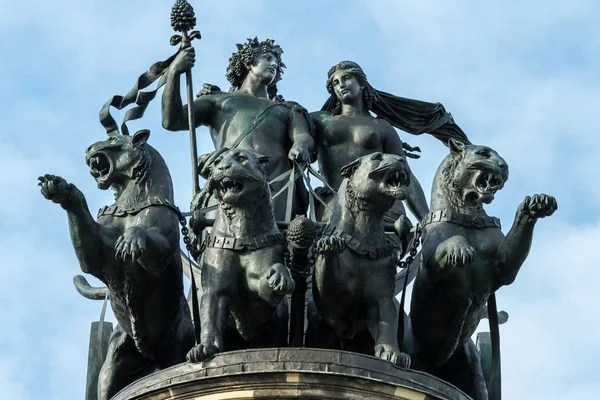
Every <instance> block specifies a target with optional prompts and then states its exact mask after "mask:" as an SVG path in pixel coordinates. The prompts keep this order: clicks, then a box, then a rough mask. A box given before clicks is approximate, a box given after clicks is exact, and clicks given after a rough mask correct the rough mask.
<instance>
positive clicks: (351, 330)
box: [306, 153, 410, 368]
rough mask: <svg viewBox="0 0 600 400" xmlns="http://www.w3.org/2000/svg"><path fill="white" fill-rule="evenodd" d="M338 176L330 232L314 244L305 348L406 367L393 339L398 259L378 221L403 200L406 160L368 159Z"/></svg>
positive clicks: (407, 362)
mask: <svg viewBox="0 0 600 400" xmlns="http://www.w3.org/2000/svg"><path fill="white" fill-rule="evenodd" d="M341 173H342V176H343V177H344V180H343V181H342V184H341V186H340V190H339V191H338V194H337V199H336V200H335V203H334V205H333V210H332V214H331V218H330V220H329V225H328V226H327V227H326V228H324V230H323V231H322V232H321V235H322V237H321V238H320V239H319V240H318V241H317V243H316V253H317V256H316V260H315V265H314V274H313V282H312V297H313V301H314V304H313V303H312V302H310V303H309V326H308V328H307V333H306V345H307V346H311V347H329V348H331V347H334V348H335V347H338V346H339V347H340V348H342V349H346V350H351V351H356V352H361V353H365V354H369V355H375V356H376V357H379V358H382V359H384V360H387V361H390V362H392V363H393V364H395V365H398V366H400V367H402V368H408V367H409V365H410V358H409V357H408V356H407V355H406V354H404V353H401V352H400V350H399V347H398V339H397V330H398V313H397V311H396V307H395V305H394V287H395V281H394V276H395V273H396V265H395V263H394V255H395V254H396V253H395V251H394V248H393V247H392V245H391V244H390V243H389V242H388V241H387V240H386V237H385V231H384V222H383V216H384V213H385V212H386V211H387V210H389V209H390V208H391V207H392V205H393V204H394V203H395V201H396V200H402V199H404V198H405V197H406V194H407V191H406V187H407V185H408V183H409V180H410V173H409V170H408V166H407V163H406V160H405V158H404V157H401V156H397V155H393V154H382V153H373V154H370V155H367V156H363V157H361V158H358V159H357V160H356V161H354V162H352V163H350V164H349V165H346V166H345V167H343V168H342V170H341ZM402 218H405V217H402ZM403 242H404V243H406V240H403ZM314 306H316V310H318V313H315V312H314ZM331 331H333V335H332V334H331ZM331 338H334V339H331Z"/></svg>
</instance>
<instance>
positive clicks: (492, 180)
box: [474, 171, 505, 204]
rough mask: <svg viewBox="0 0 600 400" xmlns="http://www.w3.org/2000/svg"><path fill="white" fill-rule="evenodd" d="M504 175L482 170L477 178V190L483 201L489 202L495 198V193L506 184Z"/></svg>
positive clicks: (475, 184)
mask: <svg viewBox="0 0 600 400" xmlns="http://www.w3.org/2000/svg"><path fill="white" fill-rule="evenodd" d="M504 180H505V179H504V177H503V176H502V175H501V174H498V173H494V172H490V171H482V172H481V173H479V174H478V175H477V177H476V178H475V183H474V186H475V190H476V192H477V197H478V198H479V200H480V201H482V202H483V203H486V204H489V203H491V202H492V200H494V195H495V194H496V192H497V191H498V190H500V189H502V186H503V185H504Z"/></svg>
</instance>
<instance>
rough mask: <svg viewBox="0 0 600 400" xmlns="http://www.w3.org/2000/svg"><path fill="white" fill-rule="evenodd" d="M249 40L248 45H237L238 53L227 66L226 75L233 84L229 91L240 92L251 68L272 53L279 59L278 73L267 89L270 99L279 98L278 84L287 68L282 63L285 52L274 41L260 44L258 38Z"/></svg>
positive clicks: (230, 59) (234, 54) (230, 58)
mask: <svg viewBox="0 0 600 400" xmlns="http://www.w3.org/2000/svg"><path fill="white" fill-rule="evenodd" d="M247 40H248V42H247V43H244V44H239V43H238V44H236V46H237V48H238V51H237V52H236V53H233V54H232V55H231V57H229V65H228V66H227V73H226V76H227V80H228V81H229V83H230V84H231V88H230V89H229V91H234V90H238V89H239V88H240V87H241V86H242V83H244V79H246V76H247V75H248V72H249V71H250V67H251V66H252V65H255V62H256V59H257V57H258V56H260V55H261V54H265V53H272V54H273V55H274V56H275V58H276V59H277V71H276V74H275V79H274V80H273V82H271V84H270V85H269V87H268V88H267V92H268V94H269V98H270V99H275V98H276V97H277V82H279V81H280V80H281V76H282V75H283V69H284V68H285V64H284V63H283V62H282V61H281V54H283V50H282V49H281V47H280V46H279V45H276V44H274V43H275V41H274V40H272V39H267V40H265V41H263V42H259V41H258V38H256V37H255V38H254V39H250V38H248V39H247Z"/></svg>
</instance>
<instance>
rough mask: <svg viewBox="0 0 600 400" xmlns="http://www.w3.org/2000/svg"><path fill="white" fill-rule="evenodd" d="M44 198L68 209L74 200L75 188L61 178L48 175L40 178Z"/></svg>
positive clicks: (39, 184)
mask: <svg viewBox="0 0 600 400" xmlns="http://www.w3.org/2000/svg"><path fill="white" fill-rule="evenodd" d="M38 181H39V183H38V186H40V191H41V193H42V196H44V197H45V198H46V199H48V200H50V201H52V202H54V203H56V204H60V205H61V206H62V208H66V207H67V206H68V205H69V203H70V202H71V201H72V199H73V194H74V192H75V189H76V188H75V186H74V185H73V184H72V183H68V182H67V181H66V180H65V179H63V178H61V177H60V176H56V175H50V174H46V175H44V176H40V177H39V178H38Z"/></svg>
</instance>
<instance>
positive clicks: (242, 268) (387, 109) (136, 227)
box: [40, 0, 557, 400]
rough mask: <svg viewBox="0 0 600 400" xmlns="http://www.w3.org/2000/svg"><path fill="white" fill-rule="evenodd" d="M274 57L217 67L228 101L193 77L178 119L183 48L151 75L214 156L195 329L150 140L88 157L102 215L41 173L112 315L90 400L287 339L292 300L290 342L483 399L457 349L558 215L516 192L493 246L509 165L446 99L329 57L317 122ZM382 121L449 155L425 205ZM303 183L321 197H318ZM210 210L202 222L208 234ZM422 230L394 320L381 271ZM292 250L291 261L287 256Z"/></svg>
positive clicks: (246, 52) (200, 210) (477, 369)
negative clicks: (413, 95)
mask: <svg viewBox="0 0 600 400" xmlns="http://www.w3.org/2000/svg"><path fill="white" fill-rule="evenodd" d="M179 3H181V4H180V9H183V10H184V11H185V4H186V3H185V2H184V1H182V0H179V1H178V4H179ZM181 7H183V8H181ZM184 38H185V35H184ZM184 41H185V40H184ZM282 53H283V51H282V49H281V48H280V47H279V46H278V45H275V43H274V41H272V40H266V41H262V42H261V41H258V39H256V38H255V39H248V41H247V42H246V43H244V44H242V45H238V51H237V52H236V53H234V54H233V55H232V57H231V59H230V65H229V67H228V69H227V79H228V80H229V82H230V83H231V89H230V90H229V91H228V92H224V91H221V90H220V89H219V88H218V87H216V86H213V85H205V86H204V88H203V90H202V92H200V94H199V95H198V97H197V98H196V99H195V100H194V101H193V104H191V105H190V106H189V107H188V106H184V105H183V102H182V99H181V95H180V76H181V75H182V74H183V73H185V72H187V71H189V70H190V69H191V68H192V67H193V64H194V51H193V48H192V47H191V46H189V41H188V42H187V44H186V45H185V46H182V48H181V49H180V51H179V52H178V53H177V54H176V56H174V57H172V58H171V59H170V60H169V63H168V65H166V66H165V68H164V70H163V71H162V72H161V74H160V75H161V76H162V77H163V80H164V83H165V89H164V93H163V97H162V120H163V126H164V128H165V129H167V130H175V131H177V130H187V129H188V126H189V125H190V123H191V124H192V125H194V126H199V125H204V126H208V127H209V129H210V134H211V139H212V142H213V144H214V147H215V149H216V150H215V152H213V153H211V154H208V155H205V156H203V157H200V160H199V165H198V169H199V174H200V175H202V176H203V177H204V178H205V179H206V184H205V187H204V188H203V190H202V192H199V193H197V196H196V198H195V199H194V201H193V202H192V210H191V211H192V214H193V218H192V220H191V221H190V227H191V229H192V230H193V231H194V233H195V239H194V242H193V243H195V244H196V245H197V247H198V248H197V249H196V250H197V253H195V254H197V255H198V259H197V262H198V264H199V265H200V266H201V270H200V276H201V282H200V285H199V288H198V290H199V293H200V297H199V304H197V306H198V310H199V314H198V315H197V316H195V318H194V321H193V322H192V316H191V313H190V309H189V307H188V302H187V300H186V299H185V296H184V294H183V281H182V266H181V258H180V250H179V248H180V244H179V241H180V234H179V231H180V228H181V227H180V223H181V222H182V221H184V218H183V215H182V213H181V212H180V211H179V209H178V208H177V207H176V206H175V204H174V201H173V188H172V184H171V178H170V175H169V171H168V169H167V166H166V164H165V162H164V161H163V159H162V158H161V156H160V155H159V153H158V152H157V151H156V150H155V149H154V148H152V147H151V146H150V145H149V144H148V143H147V141H148V137H149V132H148V131H139V132H137V133H136V134H135V135H133V136H130V135H128V134H127V132H121V133H118V132H115V131H114V130H113V131H111V132H110V134H109V137H108V139H106V140H104V141H100V142H97V143H95V144H93V145H92V146H90V147H89V148H88V149H87V151H86V162H87V164H88V166H89V167H90V173H91V175H92V176H93V177H94V179H95V180H96V182H97V183H98V187H99V188H100V189H108V188H111V189H113V190H114V191H115V193H116V201H115V204H113V205H111V206H109V207H104V208H103V209H102V210H100V213H99V215H98V217H97V219H96V220H94V218H93V217H92V216H91V214H90V212H89V210H88V208H87V204H86V201H85V197H84V196H83V194H82V193H81V192H80V191H79V190H78V189H77V188H76V187H75V186H74V185H73V184H70V183H68V182H66V181H65V180H64V179H62V178H60V177H57V176H53V175H45V176H43V177H40V185H41V191H42V194H43V195H44V197H46V198H47V199H49V200H52V201H53V202H55V203H58V204H60V205H61V206H62V208H63V209H65V210H66V211H67V215H68V220H69V228H70V232H71V238H72V242H73V246H74V248H75V252H76V255H77V258H78V260H79V263H80V266H81V269H82V271H83V272H85V273H89V274H92V275H94V276H96V277H97V278H98V279H100V280H101V281H102V282H104V283H105V284H106V286H107V287H108V289H109V291H110V303H111V306H112V309H113V311H114V314H115V316H116V318H117V321H118V327H117V329H115V331H114V332H113V334H112V336H111V339H110V344H109V350H108V354H107V356H106V361H105V362H104V366H103V368H102V372H101V375H100V379H99V385H98V386H99V387H98V398H99V399H109V398H111V397H112V396H114V395H115V394H116V393H117V392H118V391H119V390H120V389H122V388H123V387H125V386H126V385H128V384H129V383H131V382H133V381H134V380H136V379H138V378H139V377H141V376H144V375H147V374H149V373H152V372H153V371H155V370H156V369H157V368H158V369H162V368H165V367H168V366H172V365H175V364H178V363H181V362H185V360H186V355H187V360H189V361H191V362H199V361H202V360H205V359H208V358H210V357H213V356H214V355H216V354H218V353H219V352H223V351H228V350H235V349H243V348H248V347H281V346H287V345H288V344H289V343H293V344H295V345H298V332H295V333H294V332H288V320H289V318H290V313H291V314H294V313H295V312H296V313H297V312H302V315H301V316H300V317H298V315H296V316H294V315H292V316H291V318H292V319H293V320H296V321H298V320H300V321H302V322H303V320H304V300H305V296H306V299H307V304H308V307H307V310H306V315H307V326H306V327H305V340H304V343H300V345H304V346H307V347H323V348H332V349H346V350H351V351H356V352H361V353H364V354H369V355H373V356H376V357H379V358H382V359H384V360H387V361H389V362H392V363H393V364H395V365H397V366H399V367H400V370H401V369H403V368H408V367H409V366H412V368H416V369H420V370H423V371H426V372H429V373H431V374H433V375H436V376H438V377H440V378H442V379H444V380H446V381H448V382H450V383H452V384H454V385H456V386H457V387H459V388H460V389H462V390H463V391H465V392H466V393H467V394H468V395H470V396H471V397H473V398H474V399H477V400H482V399H488V391H487V386H488V384H489V382H486V381H485V379H484V378H483V373H482V371H481V366H480V365H479V357H478V355H477V350H476V349H475V346H474V344H473V342H472V341H471V340H470V337H471V336H472V334H473V333H474V330H475V328H476V327H477V325H478V324H479V321H480V320H481V318H482V316H483V314H484V313H485V312H486V307H485V306H486V304H487V303H488V300H489V299H490V297H492V299H491V300H490V301H494V302H495V298H493V294H494V292H495V291H496V290H497V289H498V288H500V287H501V286H503V285H508V284H510V283H512V281H513V280H514V279H515V277H516V275H517V273H518V270H519V268H520V267H521V265H522V264H523V262H524V261H525V258H526V257H527V255H528V252H529V249H530V246H531V241H532V234H533V229H534V226H535V223H536V221H537V220H538V219H539V218H543V217H546V216H550V215H552V213H553V212H554V211H555V210H556V208H557V204H556V201H555V199H554V198H552V197H550V196H547V195H533V196H531V197H529V196H528V197H526V198H525V200H524V201H523V203H522V204H521V205H520V206H519V208H518V209H517V213H516V217H515V221H514V223H513V226H512V227H511V229H510V231H509V232H508V234H507V235H506V236H504V235H503V233H502V231H501V229H500V221H499V220H498V219H497V218H494V217H490V216H488V215H487V214H486V212H485V210H484V208H483V204H488V203H490V202H491V201H492V200H493V198H494V195H495V194H496V192H497V191H498V190H500V189H501V188H502V187H503V185H504V183H505V181H506V180H507V178H508V165H507V163H506V162H505V161H504V159H502V157H500V156H499V155H498V154H497V153H496V152H495V151H494V150H492V149H490V148H488V147H485V146H476V145H472V144H471V143H470V142H469V140H468V139H467V136H466V135H465V134H464V132H463V131H462V130H461V129H460V128H459V127H458V126H457V125H456V124H455V123H454V120H453V118H452V116H451V115H450V114H449V113H448V112H447V111H446V110H445V109H444V107H443V106H442V105H441V104H439V103H427V102H422V101H417V100H412V99H406V98H402V97H397V96H394V95H391V94H389V93H385V92H381V91H378V90H376V89H374V88H373V87H372V86H371V85H370V84H369V82H368V81H367V79H366V75H365V73H364V72H363V71H362V69H361V68H360V66H358V65H357V64H356V63H354V62H351V61H343V62H341V63H339V64H337V65H335V66H334V67H332V68H331V70H330V71H329V73H328V74H327V83H326V87H327V91H328V93H329V98H328V100H327V101H326V103H325V105H324V106H323V108H322V110H320V111H316V112H313V113H308V112H307V110H305V109H304V108H303V107H301V106H300V105H299V104H297V103H294V102H289V101H284V100H283V98H281V97H280V96H278V94H277V82H278V81H279V80H280V79H281V76H282V73H283V68H284V64H283V62H282V60H281V55H282ZM188 100H190V101H191V100H193V99H188ZM113 105H114V104H113ZM188 109H189V110H190V112H188ZM373 115H375V116H373ZM105 126H107V125H106V124H105ZM394 127H396V128H399V129H401V130H403V131H406V132H409V133H411V134H422V133H429V134H432V135H433V136H435V137H436V138H438V139H439V140H440V141H442V143H444V144H445V145H447V146H448V148H449V155H448V156H447V157H446V158H445V159H444V160H443V161H442V164H441V165H440V167H439V169H438V172H437V174H436V176H435V179H434V182H433V185H432V193H431V204H430V205H429V206H428V205H427V204H426V201H425V196H424V194H423V189H422V187H421V184H420V183H419V181H418V180H417V179H416V177H415V176H414V175H413V174H412V172H411V170H410V167H409V165H408V161H407V157H408V158H411V157H418V156H416V155H414V153H413V152H414V151H415V150H418V149H414V148H411V147H410V146H408V145H407V144H404V143H402V141H401V140H400V138H399V136H398V134H397V132H396V130H395V129H394ZM314 162H317V163H318V167H319V171H318V172H317V171H315V170H314V168H313V167H311V166H310V164H311V163H314ZM307 171H308V172H311V173H314V175H315V176H316V177H318V178H319V179H321V180H322V181H323V183H324V187H323V188H317V189H315V190H313V189H312V188H311V186H310V181H309V179H308V172H307ZM402 201H406V203H407V206H408V207H409V209H410V210H411V211H412V213H413V214H414V215H415V216H416V217H417V221H416V222H417V223H418V224H417V223H415V224H414V225H416V227H413V226H412V225H413V224H411V223H410V222H409V220H408V218H407V216H406V215H405V211H404V206H403V204H402ZM309 205H310V217H311V218H310V219H309V220H307V221H308V223H307V224H305V225H303V228H301V229H299V230H298V232H295V233H294V234H293V235H292V233H289V234H287V232H286V229H285V228H286V227H287V225H288V223H290V220H291V219H292V217H293V216H296V215H304V214H306V213H307V210H308V209H309ZM207 216H213V217H214V219H210V221H211V223H210V224H209V225H210V228H211V229H210V231H208V229H207V230H206V231H205V230H204V228H205V227H206V225H207V221H208V219H207ZM184 227H185V226H184ZM280 228H283V229H280ZM290 229H291V228H290ZM311 229H313V230H314V232H309V231H310V230H311ZM184 232H187V229H185V230H184ZM294 235H295V236H294ZM303 235H304V236H306V237H304V236H303ZM419 235H420V237H421V241H422V249H421V253H420V256H419V258H418V262H419V265H420V267H419V271H418V274H417V278H416V280H415V285H414V289H413V293H412V301H411V307H410V313H409V314H408V316H405V314H404V310H401V309H400V310H398V309H397V308H396V306H395V305H394V297H395V295H396V293H395V292H394V286H395V279H394V277H395V275H396V267H397V265H398V261H399V260H400V258H402V257H403V256H404V255H406V254H407V252H408V251H409V250H410V248H411V247H413V248H415V249H416V246H418V245H419ZM291 236H294V239H293V240H292V238H291ZM303 240H304V242H303V243H304V245H303V251H304V253H303V252H302V251H300V252H299V251H295V250H294V249H296V250H297V248H298V246H297V243H298V241H300V242H302V241H303ZM187 242H189V240H188V241H187ZM300 247H302V246H300ZM300 270H301V272H302V273H298V271H300ZM307 283H308V287H309V288H310V290H308V292H307V293H304V291H305V290H306V287H307ZM291 293H293V294H292V303H294V296H298V298H300V299H301V300H300V303H301V306H300V308H299V310H300V311H298V308H294V305H293V304H292V306H291V307H290V301H289V296H288V295H289V294H291ZM290 310H291V311H290ZM194 323H195V324H199V328H200V337H199V338H198V337H197V338H196V340H197V341H198V342H197V343H196V344H195V346H194V326H193V324H194ZM399 325H400V326H399ZM294 329H297V324H295V327H291V328H290V330H292V331H293V330H294ZM300 329H301V331H300V334H299V335H300V336H299V337H300V341H301V342H302V335H303V334H304V327H302V326H301V327H300ZM400 331H402V332H400ZM294 334H295V339H294V340H292V339H291V338H292V336H294ZM288 335H289V336H288ZM288 337H289V338H290V339H288ZM399 341H400V342H399ZM400 370H399V371H400ZM399 373H401V372H399Z"/></svg>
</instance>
